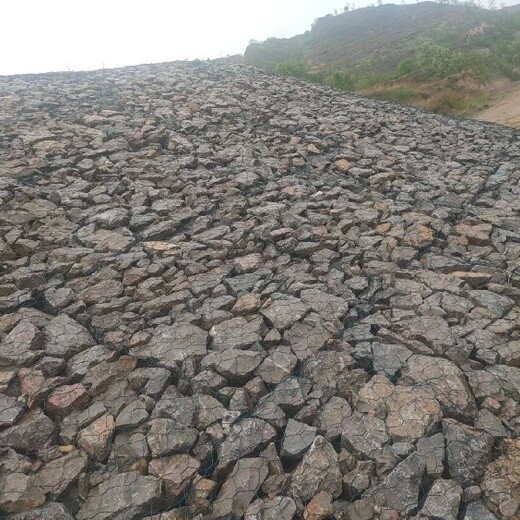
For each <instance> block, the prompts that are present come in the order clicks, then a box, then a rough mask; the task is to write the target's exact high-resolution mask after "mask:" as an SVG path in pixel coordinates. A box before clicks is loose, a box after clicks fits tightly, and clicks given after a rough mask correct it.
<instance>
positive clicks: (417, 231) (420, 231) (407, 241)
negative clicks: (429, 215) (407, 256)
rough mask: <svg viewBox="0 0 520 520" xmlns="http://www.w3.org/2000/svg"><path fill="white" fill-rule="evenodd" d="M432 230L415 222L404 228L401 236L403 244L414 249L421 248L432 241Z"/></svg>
mask: <svg viewBox="0 0 520 520" xmlns="http://www.w3.org/2000/svg"><path fill="white" fill-rule="evenodd" d="M433 239H434V236H433V230H432V229H430V228H429V227H426V226H423V225H421V224H415V225H413V226H411V227H409V228H408V229H407V230H406V234H405V236H404V238H403V244H404V245H405V246H410V247H413V248H414V249H422V248H424V247H428V246H429V245H431V244H432V243H433Z"/></svg>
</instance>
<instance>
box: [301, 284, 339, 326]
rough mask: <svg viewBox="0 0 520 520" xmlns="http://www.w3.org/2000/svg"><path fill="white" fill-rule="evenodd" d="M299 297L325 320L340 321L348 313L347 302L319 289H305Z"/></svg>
mask: <svg viewBox="0 0 520 520" xmlns="http://www.w3.org/2000/svg"><path fill="white" fill-rule="evenodd" d="M300 297H301V299H302V301H303V302H304V303H306V304H307V305H309V306H310V307H311V309H312V310H313V311H314V312H317V313H318V314H319V315H320V316H321V317H322V318H324V319H325V320H331V319H340V318H342V317H343V316H344V315H345V314H346V313H347V312H348V308H349V305H348V302H347V301H346V300H344V299H343V298H340V297H339V296H334V295H333V294H329V293H327V292H325V291H321V290H320V289H305V290H303V291H302V292H301V294H300Z"/></svg>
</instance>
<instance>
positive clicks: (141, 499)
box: [76, 472, 162, 520]
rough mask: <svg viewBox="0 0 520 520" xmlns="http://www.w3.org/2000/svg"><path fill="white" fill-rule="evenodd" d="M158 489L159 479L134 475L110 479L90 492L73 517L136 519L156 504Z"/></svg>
mask: <svg viewBox="0 0 520 520" xmlns="http://www.w3.org/2000/svg"><path fill="white" fill-rule="evenodd" d="M161 488H162V485H161V480H160V479H158V478H156V477H152V476H147V477H143V476H141V475H139V474H138V473H134V472H130V473H120V474H118V475H113V476H110V477H109V478H108V479H107V480H105V481H104V482H102V483H101V484H99V486H97V487H95V488H94V489H93V490H92V491H91V492H90V494H89V496H88V498H87V501H86V502H85V503H84V504H83V505H82V506H81V509H80V510H79V511H78V513H77V515H76V518H77V520H108V519H111V518H121V519H123V518H124V519H125V520H126V519H128V520H139V519H141V518H143V517H144V516H145V515H146V514H147V513H149V512H150V509H152V508H153V507H154V506H156V505H157V504H158V503H159V501H160V498H161Z"/></svg>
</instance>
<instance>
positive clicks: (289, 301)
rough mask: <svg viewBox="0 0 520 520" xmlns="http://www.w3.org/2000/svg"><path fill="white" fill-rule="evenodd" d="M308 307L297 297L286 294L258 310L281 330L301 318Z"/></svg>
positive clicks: (307, 310) (308, 309)
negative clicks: (286, 295)
mask: <svg viewBox="0 0 520 520" xmlns="http://www.w3.org/2000/svg"><path fill="white" fill-rule="evenodd" d="M310 309H311V308H310V307H309V306H308V305H307V304H305V303H303V302H302V301H301V300H299V299H298V298H293V297H290V296H288V297H285V298H283V299H282V298H281V299H278V300H273V302H272V303H271V305H270V306H269V307H267V308H264V309H261V310H260V312H261V313H262V315H263V316H265V317H266V318H267V319H268V320H269V321H270V322H271V323H272V324H273V325H274V327H276V328H277V329H278V330H280V331H282V330H285V329H287V328H289V327H290V326H291V325H293V324H294V323H295V322H297V321H298V320H300V319H302V318H303V317H304V316H305V315H306V314H307V313H308V312H309V311H310Z"/></svg>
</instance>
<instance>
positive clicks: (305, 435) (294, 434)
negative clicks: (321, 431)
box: [280, 419, 316, 458]
mask: <svg viewBox="0 0 520 520" xmlns="http://www.w3.org/2000/svg"><path fill="white" fill-rule="evenodd" d="M315 437H316V428H314V427H312V426H308V425H307V424H304V423H301V422H298V421H295V420H294V419H289V421H288V422H287V427H286V428H285V432H284V438H283V443H282V450H281V453H280V454H281V456H282V457H287V458H298V457H300V456H301V455H302V454H303V452H304V451H305V450H306V449H307V448H308V447H309V446H310V445H311V444H312V443H313V441H314V438H315Z"/></svg>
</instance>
